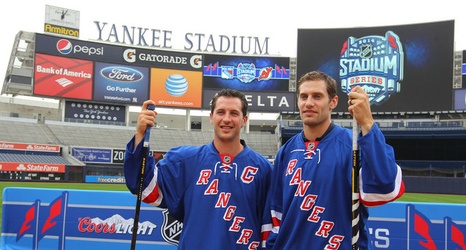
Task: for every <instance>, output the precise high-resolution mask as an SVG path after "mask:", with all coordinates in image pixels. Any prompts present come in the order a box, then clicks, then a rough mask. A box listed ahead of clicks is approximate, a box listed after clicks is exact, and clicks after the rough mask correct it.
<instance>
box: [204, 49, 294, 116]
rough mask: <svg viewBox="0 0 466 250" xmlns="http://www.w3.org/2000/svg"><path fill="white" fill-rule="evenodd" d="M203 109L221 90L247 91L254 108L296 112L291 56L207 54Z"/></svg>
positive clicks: (205, 59)
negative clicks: (291, 79) (291, 80)
mask: <svg viewBox="0 0 466 250" xmlns="http://www.w3.org/2000/svg"><path fill="white" fill-rule="evenodd" d="M203 84H204V86H203V95H204V99H203V105H202V106H203V108H206V109H210V99H211V98H212V96H213V95H214V94H215V93H216V92H217V91H218V90H220V89H223V88H231V89H238V90H241V91H243V92H244V93H245V95H246V98H247V99H248V103H249V110H250V111H257V112H277V111H294V110H295V106H296V105H295V103H296V100H295V99H296V98H295V94H294V92H289V89H290V87H289V85H290V58H289V57H264V56H237V55H220V54H210V55H209V54H206V55H205V56H204V71H203Z"/></svg>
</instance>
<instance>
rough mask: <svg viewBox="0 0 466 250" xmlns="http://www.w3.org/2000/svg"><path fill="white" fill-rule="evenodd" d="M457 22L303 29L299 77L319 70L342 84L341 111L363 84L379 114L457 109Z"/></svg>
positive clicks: (298, 64) (339, 90)
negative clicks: (455, 27)
mask: <svg viewBox="0 0 466 250" xmlns="http://www.w3.org/2000/svg"><path fill="white" fill-rule="evenodd" d="M453 57H454V21H453V20H449V21H439V22H430V23H419V24H406V25H396V26H383V27H358V28H336V29H299V30H298V47H297V78H298V79H299V78H300V77H301V76H302V75H303V74H305V73H306V72H308V71H313V70H319V71H323V72H325V73H327V74H329V75H331V76H332V77H333V78H335V80H337V82H338V96H339V104H338V106H337V107H336V108H335V110H334V111H336V112H347V111H348V106H347V104H346V103H347V100H348V99H347V93H349V91H350V90H351V88H352V87H354V86H356V85H359V86H362V87H363V88H364V89H365V90H366V92H367V93H368V94H369V97H370V101H371V109H372V111H373V112H403V111H444V110H452V109H453Z"/></svg>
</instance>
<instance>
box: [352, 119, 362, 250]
mask: <svg viewBox="0 0 466 250" xmlns="http://www.w3.org/2000/svg"><path fill="white" fill-rule="evenodd" d="M358 134H359V126H358V123H357V121H356V118H354V117H353V168H352V171H351V173H352V182H351V193H352V204H351V220H352V222H351V225H352V236H353V237H352V238H351V245H352V249H353V250H357V249H359V244H358V240H359V169H360V165H359V146H358Z"/></svg>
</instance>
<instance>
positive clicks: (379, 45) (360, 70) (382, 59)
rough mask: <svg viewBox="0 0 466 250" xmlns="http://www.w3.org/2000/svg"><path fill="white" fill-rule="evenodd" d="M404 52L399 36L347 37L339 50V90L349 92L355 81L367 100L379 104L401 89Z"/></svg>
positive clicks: (389, 34)
mask: <svg viewBox="0 0 466 250" xmlns="http://www.w3.org/2000/svg"><path fill="white" fill-rule="evenodd" d="M403 60H404V52H403V47H402V45H401V42H400V39H399V38H398V36H397V35H396V34H395V33H394V32H392V31H388V32H386V33H385V37H383V36H365V37H362V38H354V37H349V38H348V40H347V41H345V42H344V43H343V47H342V49H341V52H340V80H341V90H342V91H343V92H345V93H349V92H350V91H351V89H352V88H353V87H355V86H356V85H359V86H361V87H362V88H364V90H365V91H366V92H367V94H368V95H369V101H370V104H377V105H380V104H382V103H383V102H385V101H386V100H388V98H389V97H390V96H391V95H393V94H395V93H398V92H400V84H401V82H402V80H403V74H404V65H403Z"/></svg>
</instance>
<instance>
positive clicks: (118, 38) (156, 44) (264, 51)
mask: <svg viewBox="0 0 466 250" xmlns="http://www.w3.org/2000/svg"><path fill="white" fill-rule="evenodd" d="M94 24H95V27H96V28H97V32H98V35H97V40H98V41H104V42H113V43H120V44H127V45H136V46H144V47H152V48H162V49H174V48H173V41H172V39H173V38H175V39H177V38H178V37H174V36H173V32H172V31H171V30H161V29H154V28H145V27H134V26H127V25H117V24H109V23H106V22H100V21H94ZM179 40H181V39H179ZM183 49H184V50H188V51H195V52H220V53H233V54H254V55H268V54H269V37H265V38H263V39H261V38H259V37H255V36H254V37H253V36H227V35H213V34H210V35H209V34H203V33H190V32H187V33H185V34H184V46H183Z"/></svg>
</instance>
